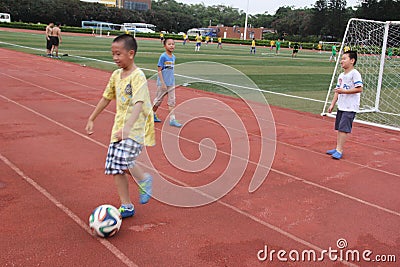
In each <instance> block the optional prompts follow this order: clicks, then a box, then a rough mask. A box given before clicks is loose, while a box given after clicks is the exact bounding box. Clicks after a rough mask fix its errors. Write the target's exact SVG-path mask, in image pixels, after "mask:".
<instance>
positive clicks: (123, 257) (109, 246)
mask: <svg viewBox="0 0 400 267" xmlns="http://www.w3.org/2000/svg"><path fill="white" fill-rule="evenodd" d="M0 159H1V160H2V161H3V162H4V163H5V164H6V165H7V166H8V167H9V168H10V169H12V170H13V171H14V172H15V173H17V174H18V175H19V176H20V177H21V178H22V179H24V180H25V181H26V182H27V183H28V184H30V185H31V186H33V187H34V188H35V189H36V190H37V191H39V193H41V194H42V195H43V196H45V197H46V198H47V199H48V200H49V201H50V202H52V203H53V204H54V205H55V206H56V207H57V208H59V209H60V210H61V211H62V212H64V213H65V214H66V215H67V216H68V217H70V218H71V219H72V220H73V221H74V222H75V223H76V224H78V225H79V226H80V227H81V228H82V229H83V230H85V231H86V232H87V233H88V234H89V235H92V231H91V230H90V227H89V225H88V224H87V223H86V222H84V221H82V220H81V219H80V218H79V217H78V216H77V215H76V214H75V213H73V212H72V211H71V210H70V209H68V208H67V207H66V206H64V205H63V204H62V203H61V202H60V201H58V200H57V199H56V198H55V197H54V196H53V195H52V194H50V193H49V192H48V191H47V190H46V189H44V188H43V187H41V186H40V185H39V184H38V183H36V182H35V181H34V180H33V179H32V178H30V177H28V176H27V175H26V174H25V173H24V172H23V171H21V170H20V169H19V168H18V167H17V166H16V165H15V164H14V163H12V162H11V161H10V160H8V159H7V158H6V157H5V156H3V155H2V154H1V153H0ZM95 238H96V240H97V241H98V242H100V243H101V244H102V245H103V246H104V247H105V248H106V249H107V250H109V251H110V252H111V253H112V254H114V255H115V256H116V257H117V258H118V259H120V260H121V261H122V262H123V263H124V264H125V265H126V266H129V267H137V266H138V265H136V264H135V263H134V262H132V261H131V260H130V259H129V258H128V257H127V256H126V255H125V254H124V253H122V252H121V251H120V250H119V249H118V248H117V247H115V246H114V245H113V244H111V243H110V242H109V241H108V240H107V239H104V238H100V237H95Z"/></svg>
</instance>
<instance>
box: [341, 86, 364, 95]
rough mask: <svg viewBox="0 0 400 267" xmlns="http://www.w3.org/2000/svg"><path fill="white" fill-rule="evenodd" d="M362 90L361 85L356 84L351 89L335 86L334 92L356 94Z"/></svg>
mask: <svg viewBox="0 0 400 267" xmlns="http://www.w3.org/2000/svg"><path fill="white" fill-rule="evenodd" d="M362 91H363V87H362V86H358V87H355V88H353V89H349V90H346V89H343V88H335V93H338V94H357V93H361V92H362Z"/></svg>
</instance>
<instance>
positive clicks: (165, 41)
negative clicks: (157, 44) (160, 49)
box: [163, 38, 175, 45]
mask: <svg viewBox="0 0 400 267" xmlns="http://www.w3.org/2000/svg"><path fill="white" fill-rule="evenodd" d="M167 40H172V41H174V42H175V40H174V39H172V38H165V39H164V41H163V44H164V45H165V44H166V43H167Z"/></svg>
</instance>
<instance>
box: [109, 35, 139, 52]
mask: <svg viewBox="0 0 400 267" xmlns="http://www.w3.org/2000/svg"><path fill="white" fill-rule="evenodd" d="M116 42H124V48H125V49H126V50H128V51H129V50H134V51H135V54H136V53H137V49H138V45H137V42H136V39H135V37H133V36H132V35H131V34H126V33H124V34H121V35H119V36H117V37H115V38H114V40H113V43H116Z"/></svg>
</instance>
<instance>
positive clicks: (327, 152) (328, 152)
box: [326, 149, 336, 155]
mask: <svg viewBox="0 0 400 267" xmlns="http://www.w3.org/2000/svg"><path fill="white" fill-rule="evenodd" d="M335 153H336V149H331V150H328V151H326V154H328V155H333V154H335Z"/></svg>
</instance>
